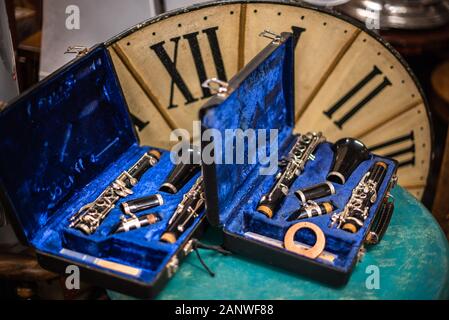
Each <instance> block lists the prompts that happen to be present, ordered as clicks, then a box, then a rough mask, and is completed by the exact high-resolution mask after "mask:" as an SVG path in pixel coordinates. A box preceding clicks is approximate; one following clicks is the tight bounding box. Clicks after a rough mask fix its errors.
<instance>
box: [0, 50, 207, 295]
mask: <svg viewBox="0 0 449 320" xmlns="http://www.w3.org/2000/svg"><path fill="white" fill-rule="evenodd" d="M101 47H104V44H99V45H96V46H94V47H92V48H91V49H90V50H89V53H87V54H86V55H83V56H80V57H78V58H76V59H74V60H73V61H71V62H69V63H68V64H66V65H64V66H63V67H61V68H60V69H58V70H57V71H55V72H54V73H52V74H51V75H50V76H48V77H47V78H46V79H44V80H43V81H42V82H39V83H38V84H37V85H35V86H33V87H32V88H30V89H28V90H27V91H25V92H24V93H23V94H21V95H20V96H19V97H17V98H16V99H14V100H13V101H11V104H13V103H14V102H15V101H17V100H19V99H23V98H25V99H26V97H27V95H29V94H30V93H32V92H35V91H38V90H40V89H41V88H42V87H43V86H44V85H45V84H46V83H47V82H50V81H52V80H53V79H55V78H57V77H58V74H59V73H60V72H62V71H64V70H66V69H67V68H70V67H72V66H74V65H76V64H77V63H78V62H79V60H80V59H85V58H88V57H89V55H90V53H92V52H94V51H95V50H96V49H98V48H101ZM113 72H114V76H115V78H116V79H118V77H117V75H116V73H115V70H113ZM117 81H118V80H117ZM121 94H122V95H123V93H121ZM125 107H126V108H127V111H129V109H128V106H127V105H126V102H125ZM133 130H134V134H135V136H136V137H138V136H137V133H136V132H135V128H133ZM6 194H7V193H6V191H5V190H3V188H2V187H1V185H0V201H1V202H2V204H4V207H5V211H6V214H7V217H8V219H9V221H10V222H11V225H12V227H13V229H14V232H15V233H16V235H17V237H18V239H19V241H20V242H21V243H22V244H23V245H25V246H31V244H30V243H29V241H28V239H27V237H26V235H25V232H24V230H23V229H22V225H21V223H20V220H19V219H18V217H16V216H15V215H14V213H13V212H14V210H13V204H12V203H11V201H10V200H9V198H8V196H7V195H6ZM206 227H207V220H206V217H205V216H203V217H202V218H201V220H200V221H198V222H197V224H196V226H194V227H193V228H192V230H191V234H190V235H189V236H188V237H187V238H186V240H185V241H184V242H183V243H181V244H180V246H179V248H178V249H177V251H176V253H175V254H174V255H173V257H172V258H171V259H170V261H169V262H168V263H167V265H166V266H165V268H163V270H162V271H161V272H160V273H159V274H158V275H157V276H156V277H155V280H154V281H153V282H152V283H150V284H148V283H144V282H140V281H133V280H130V279H129V278H126V277H122V276H120V275H118V274H117V273H113V272H108V271H105V270H104V269H103V270H102V269H100V268H94V267H91V266H88V265H87V264H83V263H80V262H78V261H74V260H71V259H67V258H63V257H59V256H57V255H52V254H48V253H45V252H41V251H39V250H36V256H37V260H38V263H39V265H40V266H42V267H43V268H44V269H47V270H49V271H52V272H55V273H58V274H61V275H63V276H64V275H67V274H66V268H67V267H68V266H70V265H74V266H77V267H79V268H80V274H81V280H82V281H88V282H91V283H92V284H94V285H98V286H101V287H104V288H107V289H111V290H114V291H117V292H121V293H123V294H128V295H132V296H135V297H137V298H142V299H152V298H154V297H155V296H157V294H159V293H160V292H161V291H162V290H163V288H164V286H165V285H166V283H167V282H168V281H169V280H170V278H172V277H173V276H174V274H175V273H176V272H177V270H178V268H179V266H180V264H181V263H182V261H183V260H184V259H185V258H186V257H187V256H188V255H189V254H190V253H191V252H192V248H191V244H190V242H191V240H192V239H193V238H195V239H196V238H200V237H201V235H202V234H203V233H204V230H205V229H206Z"/></svg>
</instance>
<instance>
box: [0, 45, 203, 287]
mask: <svg viewBox="0 0 449 320" xmlns="http://www.w3.org/2000/svg"><path fill="white" fill-rule="evenodd" d="M0 137H1V141H0V150H1V155H0V179H1V180H0V182H1V186H2V188H3V191H4V194H5V195H6V197H7V199H8V202H9V203H10V205H11V207H12V210H13V213H14V215H15V217H16V218H17V222H18V224H19V225H20V227H21V229H22V231H23V233H24V235H25V237H26V239H27V240H28V242H29V243H30V244H31V245H32V246H34V247H35V248H36V249H37V250H38V251H41V252H43V253H47V254H51V255H54V256H58V257H61V258H65V259H67V260H71V261H74V262H77V263H79V264H83V265H87V267H89V268H94V269H99V270H103V271H108V272H113V273H114V272H115V271H111V270H104V269H103V268H101V267H99V266H98V265H94V264H93V261H94V260H93V259H87V258H86V257H85V256H83V255H89V256H92V257H94V258H100V259H105V260H108V261H112V262H115V263H119V264H123V265H125V266H130V267H133V268H137V269H139V272H137V273H136V274H134V275H133V276H131V275H129V274H121V273H118V274H119V275H120V276H122V277H130V278H132V279H133V280H135V281H140V282H144V283H152V282H153V281H154V280H155V278H156V276H157V274H158V273H159V272H161V270H162V269H163V268H164V267H165V265H166V264H167V262H168V261H169V260H170V259H171V257H172V256H173V254H174V253H175V252H176V251H177V250H178V249H179V247H180V244H181V243H183V242H184V241H185V240H186V237H188V236H189V234H190V233H191V231H192V229H194V228H195V227H196V224H194V225H193V226H191V227H190V230H188V231H187V232H185V233H184V235H183V236H182V237H181V238H180V239H179V240H178V242H177V243H176V244H174V245H170V244H164V243H161V242H160V241H159V238H160V236H161V234H162V232H163V231H164V229H165V228H166V226H167V223H168V220H169V219H170V217H171V215H172V214H173V212H174V211H175V209H176V207H177V205H178V203H179V202H180V201H181V200H182V196H183V194H184V193H186V192H187V191H188V190H189V189H190V188H191V187H192V185H193V184H194V182H195V180H196V178H195V179H192V180H191V181H190V182H189V183H188V184H187V185H186V186H185V187H184V189H183V190H181V191H180V192H178V194H176V195H168V194H165V193H161V194H162V196H163V198H164V201H165V204H164V206H162V207H159V208H156V209H153V210H151V211H149V212H157V213H159V215H160V216H161V218H162V221H161V222H159V223H157V224H155V225H152V226H149V227H145V228H142V229H139V230H135V231H131V232H127V233H122V234H117V235H112V236H109V233H110V232H111V231H112V229H113V228H115V226H116V225H117V224H118V222H119V217H120V215H121V214H122V213H121V210H120V209H119V208H120V203H121V202H123V201H124V200H122V201H120V202H119V203H118V205H117V206H116V208H115V209H114V210H113V211H112V212H111V213H110V214H109V215H108V216H107V218H106V219H105V221H104V222H103V223H102V225H101V226H100V228H99V229H98V230H97V232H96V233H95V234H94V235H92V236H85V235H84V234H83V233H81V232H80V231H77V230H74V229H69V228H68V225H69V221H68V219H69V218H70V217H71V216H72V215H73V214H74V213H76V212H77V211H78V210H79V209H80V208H81V207H82V206H84V205H86V204H88V203H90V202H92V201H93V200H95V199H96V198H97V197H98V195H99V194H100V193H101V192H102V191H103V190H104V189H105V188H106V187H107V186H109V185H110V184H111V182H113V181H114V180H115V179H116V177H117V176H119V175H120V173H122V172H123V171H125V170H128V169H129V168H130V167H131V166H132V165H133V164H134V163H135V162H136V161H137V160H139V158H140V157H141V156H142V155H143V154H144V153H145V152H146V151H147V150H148V149H149V148H147V147H140V146H139V145H138V141H137V138H136V135H135V131H134V128H133V125H132V122H131V120H130V117H129V114H128V111H127V106H126V102H125V100H124V97H123V95H122V91H121V89H120V86H119V83H118V80H117V76H116V74H115V71H114V67H113V65H112V62H111V59H110V57H109V53H108V52H107V50H106V49H105V48H104V47H103V46H100V47H97V48H96V49H94V50H93V51H91V52H90V53H89V54H88V55H87V56H85V57H82V58H80V59H78V61H76V62H75V63H72V64H70V65H68V66H67V67H65V68H64V69H63V70H60V72H58V73H57V74H56V75H54V76H51V77H50V78H49V79H47V80H45V81H44V82H43V83H41V84H40V85H39V86H38V87H37V88H35V89H34V90H32V91H31V92H29V93H27V94H25V95H24V96H22V97H20V98H18V99H17V100H16V101H15V102H13V103H12V104H11V105H10V106H9V107H8V108H7V109H6V110H5V111H4V112H2V113H1V114H0ZM162 152H163V154H162V158H161V159H160V161H159V163H158V164H157V165H156V166H155V167H154V168H151V169H150V170H149V171H147V172H146V173H145V175H144V176H143V178H142V179H141V180H140V182H139V183H138V185H137V186H136V187H134V188H133V191H134V194H133V195H131V196H129V197H127V198H126V200H131V199H135V198H139V197H143V196H147V195H151V194H156V193H159V192H158V189H159V187H160V185H161V184H162V183H163V182H164V180H165V179H166V177H167V175H168V174H169V172H170V171H171V169H172V168H173V166H174V165H173V164H172V162H171V161H170V154H169V152H168V151H163V150H162ZM146 213H147V212H145V213H142V214H146ZM139 215H140V214H139ZM198 221H199V220H197V223H198ZM63 249H68V250H71V251H74V252H77V253H79V254H81V255H79V256H78V257H76V256H75V257H74V256H72V255H65V253H64V252H68V251H64V250H63ZM61 250H62V253H61Z"/></svg>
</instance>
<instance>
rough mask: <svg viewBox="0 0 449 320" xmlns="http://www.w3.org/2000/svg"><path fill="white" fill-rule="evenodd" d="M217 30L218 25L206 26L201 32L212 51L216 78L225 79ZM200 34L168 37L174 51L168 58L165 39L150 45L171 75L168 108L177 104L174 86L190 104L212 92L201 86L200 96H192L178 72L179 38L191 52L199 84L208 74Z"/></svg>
mask: <svg viewBox="0 0 449 320" xmlns="http://www.w3.org/2000/svg"><path fill="white" fill-rule="evenodd" d="M217 30H218V27H213V28H208V29H205V30H202V31H201V33H202V34H204V35H205V36H206V37H207V41H208V43H209V46H210V49H211V52H212V58H213V61H214V65H215V70H216V74H217V77H218V79H220V80H223V81H227V80H228V79H227V76H226V71H225V67H224V63H223V56H222V53H221V50H220V45H219V43H218V37H217ZM199 36H200V32H193V33H189V34H185V35H183V36H178V37H174V38H172V39H170V41H171V42H172V43H173V44H174V51H173V59H172V58H170V56H169V54H168V53H167V50H166V49H165V41H162V42H159V43H156V44H155V45H152V46H151V47H150V48H151V50H153V51H154V52H155V53H156V55H157V56H158V58H159V60H160V61H161V63H162V64H163V66H164V67H165V69H166V70H167V72H168V74H169V75H170V77H171V88H170V98H169V101H170V102H169V106H168V109H173V108H177V107H178V106H177V105H175V104H174V92H175V86H176V87H177V88H178V89H179V91H180V92H181V94H182V95H183V96H184V98H185V101H186V102H185V104H186V105H188V104H191V103H194V102H196V101H198V100H199V99H206V98H209V97H210V96H211V95H212V94H211V92H210V90H209V89H207V88H202V94H203V96H202V97H194V96H193V94H192V92H191V90H190V88H189V86H188V85H187V83H186V81H185V80H184V78H183V77H182V75H181V73H180V72H179V70H178V68H177V63H178V58H179V57H178V52H179V44H180V41H181V39H183V40H185V41H187V43H188V45H189V48H190V52H191V54H192V58H193V61H194V65H195V69H196V73H197V75H198V80H199V82H200V85H201V84H202V83H203V82H204V81H206V80H207V79H208V76H207V74H206V67H205V64H204V59H203V55H202V52H201V49H200V42H199V40H198V38H199Z"/></svg>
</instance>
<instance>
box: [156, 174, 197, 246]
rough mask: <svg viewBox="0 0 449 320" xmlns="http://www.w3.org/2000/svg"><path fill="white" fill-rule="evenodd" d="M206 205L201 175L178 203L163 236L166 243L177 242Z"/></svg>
mask: <svg viewBox="0 0 449 320" xmlns="http://www.w3.org/2000/svg"><path fill="white" fill-rule="evenodd" d="M204 207H205V194H204V184H203V178H202V177H200V178H198V180H197V181H196V182H195V184H194V186H193V187H192V188H191V189H190V191H189V192H188V193H186V194H185V195H184V197H183V200H182V201H181V203H180V204H179V205H178V207H177V208H176V210H175V213H174V214H173V216H172V218H171V219H170V221H169V222H168V227H167V229H166V230H165V231H164V233H163V234H162V237H161V239H160V240H161V241H162V242H165V243H171V244H173V243H176V241H178V239H179V237H180V236H181V235H182V234H183V233H184V232H185V231H186V230H187V229H188V228H189V227H190V226H191V225H192V224H193V222H194V221H195V219H197V218H198V217H199V215H200V214H201V212H202V211H203V209H204Z"/></svg>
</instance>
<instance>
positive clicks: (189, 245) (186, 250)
mask: <svg viewBox="0 0 449 320" xmlns="http://www.w3.org/2000/svg"><path fill="white" fill-rule="evenodd" d="M182 251H183V252H184V256H186V257H187V256H188V255H189V254H190V253H191V252H192V251H193V240H190V241H189V242H187V244H186V245H185V246H184V249H183V250H182Z"/></svg>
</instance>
